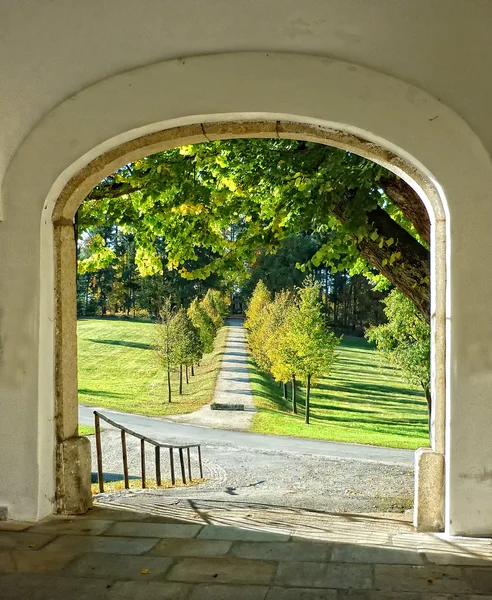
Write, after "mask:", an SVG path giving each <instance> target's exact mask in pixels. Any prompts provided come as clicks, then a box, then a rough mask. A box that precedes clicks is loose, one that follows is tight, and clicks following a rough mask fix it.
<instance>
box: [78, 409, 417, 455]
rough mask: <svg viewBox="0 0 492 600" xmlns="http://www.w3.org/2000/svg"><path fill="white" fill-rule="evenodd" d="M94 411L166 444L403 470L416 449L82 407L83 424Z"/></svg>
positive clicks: (90, 423)
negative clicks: (292, 455) (346, 461)
mask: <svg viewBox="0 0 492 600" xmlns="http://www.w3.org/2000/svg"><path fill="white" fill-rule="evenodd" d="M94 410H97V411H99V412H101V413H102V414H105V415H107V416H108V417H109V418H110V419H112V420H113V421H116V422H117V423H121V425H124V426H125V427H128V428H129V429H133V430H134V431H136V432H138V433H141V434H144V435H146V436H147V437H150V438H152V439H155V440H156V441H162V442H183V443H185V442H186V443H190V442H193V443H198V444H204V445H214V446H216V445H218V446H221V447H223V448H224V449H225V448H226V447H234V448H237V449H242V450H249V449H251V450H260V451H261V450H265V451H269V452H271V451H279V452H289V453H295V454H296V455H299V454H309V455H316V456H324V457H328V458H334V459H350V460H357V461H362V462H371V463H378V464H383V465H393V466H402V467H413V457H414V453H413V451H412V450H400V449H397V448H384V447H379V446H364V445H362V444H344V443H339V442H325V441H320V440H307V439H303V438H293V437H284V436H275V435H263V434H258V433H247V432H243V431H228V430H224V429H221V430H217V429H212V428H209V427H199V426H196V425H184V424H182V423H173V422H171V421H167V420H166V419H162V418H158V417H145V416H142V415H135V414H130V413H120V412H116V411H111V410H106V409H101V408H97V407H93V406H84V405H79V423H81V424H82V425H93V424H94Z"/></svg>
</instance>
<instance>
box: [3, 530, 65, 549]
mask: <svg viewBox="0 0 492 600" xmlns="http://www.w3.org/2000/svg"><path fill="white" fill-rule="evenodd" d="M53 539H54V536H53V535H46V534H43V533H29V532H24V531H21V532H16V531H2V532H0V550H38V549H39V548H42V547H43V546H46V544H48V543H49V542H51V541H52V540H53Z"/></svg>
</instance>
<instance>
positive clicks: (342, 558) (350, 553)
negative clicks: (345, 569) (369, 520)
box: [331, 544, 423, 565]
mask: <svg viewBox="0 0 492 600" xmlns="http://www.w3.org/2000/svg"><path fill="white" fill-rule="evenodd" d="M331 560H332V561H333V562H341V563H371V564H373V563H382V564H393V565H421V564H422V563H423V560H422V557H421V556H420V554H419V552H418V550H404V549H400V548H391V547H383V548H379V547H374V546H372V547H371V546H355V545H353V544H335V546H334V547H333V554H332V557H331Z"/></svg>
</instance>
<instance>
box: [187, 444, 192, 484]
mask: <svg viewBox="0 0 492 600" xmlns="http://www.w3.org/2000/svg"><path fill="white" fill-rule="evenodd" d="M186 454H187V455H188V457H187V458H188V479H189V480H190V481H191V456H190V449H189V447H188V448H186Z"/></svg>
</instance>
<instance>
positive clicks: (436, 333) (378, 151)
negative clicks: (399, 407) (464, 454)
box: [52, 120, 446, 529]
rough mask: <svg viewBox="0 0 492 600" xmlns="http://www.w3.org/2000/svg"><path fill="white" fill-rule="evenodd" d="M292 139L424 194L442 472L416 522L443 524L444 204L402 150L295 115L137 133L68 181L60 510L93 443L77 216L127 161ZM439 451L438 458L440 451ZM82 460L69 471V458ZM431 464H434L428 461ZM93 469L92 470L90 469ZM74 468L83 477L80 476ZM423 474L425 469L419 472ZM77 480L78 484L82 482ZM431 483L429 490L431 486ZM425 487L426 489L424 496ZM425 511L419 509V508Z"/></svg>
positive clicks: (59, 291)
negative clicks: (186, 149)
mask: <svg viewBox="0 0 492 600" xmlns="http://www.w3.org/2000/svg"><path fill="white" fill-rule="evenodd" d="M259 137H263V138H285V139H295V140H299V141H301V140H302V141H312V142H317V143H320V144H324V145H328V146H334V147H337V148H341V149H343V150H347V151H350V152H352V153H354V154H358V155H360V156H362V157H364V158H367V159H369V160H371V161H373V162H376V163H378V164H380V165H382V166H384V167H385V168H387V169H388V170H390V171H392V172H393V173H395V174H396V175H398V176H399V177H401V178H402V179H403V180H404V181H406V182H407V183H409V184H410V185H411V187H413V188H414V190H415V191H416V192H417V193H418V194H419V196H420V197H421V199H422V201H423V202H424V203H425V206H426V208H427V211H428V214H429V218H430V221H431V238H432V239H431V325H432V327H431V330H432V344H431V356H432V361H431V362H432V397H433V411H432V412H433V420H432V426H431V439H432V449H431V450H430V451H427V452H426V453H425V455H424V457H425V460H428V459H429V457H433V458H431V460H430V461H429V462H430V464H431V466H430V467H424V469H427V470H426V471H425V473H424V474H423V477H424V478H426V481H428V478H429V477H432V478H434V479H436V481H435V485H434V487H433V491H432V494H431V495H433V496H432V497H431V498H429V493H428V488H427V487H424V488H423V487H422V485H420V486H419V482H418V481H416V523H417V524H418V526H419V527H420V528H422V529H442V526H443V503H444V497H443V494H444V486H443V456H444V448H445V397H446V393H445V335H446V333H445V306H446V303H445V288H446V280H445V272H446V271H445V264H446V235H445V226H446V225H445V207H444V204H443V198H442V194H441V193H440V192H439V189H438V186H437V184H436V183H435V182H433V181H432V180H431V178H430V177H429V176H428V175H426V174H424V173H423V172H422V171H420V170H419V169H416V168H415V167H414V166H413V165H412V164H410V163H409V162H407V161H406V160H404V159H403V158H402V157H401V156H399V155H397V154H395V153H393V152H391V151H388V150H385V149H383V148H380V147H378V146H376V145H375V144H374V143H372V142H368V141H367V140H364V139H362V138H360V137H358V136H355V135H353V134H350V133H346V132H344V131H342V130H338V129H337V130H334V129H329V128H323V127H321V126H317V125H310V124H304V123H298V122H289V121H285V122H284V121H278V120H275V121H235V122H234V121H222V122H217V123H198V124H194V125H187V126H183V127H177V128H173V129H165V130H163V131H160V132H157V133H152V134H149V135H147V136H144V137H141V138H136V139H133V140H131V141H129V142H126V143H124V144H122V145H120V146H118V147H116V148H114V149H112V150H111V151H109V152H106V153H103V154H101V155H100V156H99V157H98V158H96V159H95V160H93V161H91V162H90V163H88V164H87V165H86V166H85V167H84V168H83V169H81V170H80V171H79V172H78V173H77V174H76V175H75V176H74V177H72V179H71V180H70V181H69V182H68V183H67V184H66V185H65V187H64V188H63V190H62V192H61V194H60V195H59V196H58V198H57V200H56V203H55V206H54V209H53V215H52V222H53V227H54V244H55V257H56V270H55V273H56V277H55V282H56V323H57V327H56V342H55V347H56V371H55V372H56V411H55V412H56V435H57V501H58V510H60V511H61V512H73V513H77V512H83V511H84V510H85V509H86V508H87V506H88V504H90V498H88V497H87V493H86V489H87V478H85V479H84V476H83V475H82V471H83V470H84V469H86V470H87V460H88V459H87V451H88V448H87V443H86V442H84V441H83V440H82V439H81V438H79V437H78V430H77V423H78V416H77V407H78V405H77V349H76V300H75V295H76V290H75V264H76V260H75V246H74V243H73V229H72V228H73V219H74V216H75V213H76V211H77V209H78V207H79V205H80V204H81V202H82V201H83V199H84V198H85V197H86V196H87V194H88V193H89V192H90V190H91V189H92V188H93V187H94V186H95V185H97V184H98V183H99V182H100V181H101V180H102V179H103V178H104V177H106V176H107V175H109V174H110V173H112V172H114V171H115V170H116V169H118V168H120V167H122V166H123V165H125V164H127V163H129V162H132V161H134V160H137V159H138V158H142V157H144V156H148V155H150V154H154V153H156V152H160V151H163V150H166V149H171V148H175V147H178V146H184V145H188V144H195V143H199V142H205V141H213V140H223V139H235V138H259ZM436 457H437V458H436ZM74 459H75V462H76V464H77V469H76V470H75V471H73V469H72V472H69V470H68V468H67V467H68V465H69V464H70V465H73V460H74ZM426 464H427V463H426ZM89 471H90V469H89ZM74 475H75V476H76V477H74ZM416 475H417V477H419V476H420V475H419V470H418V469H417V473H416ZM75 479H76V480H77V482H78V483H75ZM424 489H425V490H426V491H424ZM419 494H423V496H422V497H419ZM419 510H420V514H419Z"/></svg>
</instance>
